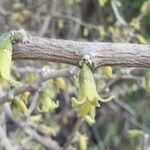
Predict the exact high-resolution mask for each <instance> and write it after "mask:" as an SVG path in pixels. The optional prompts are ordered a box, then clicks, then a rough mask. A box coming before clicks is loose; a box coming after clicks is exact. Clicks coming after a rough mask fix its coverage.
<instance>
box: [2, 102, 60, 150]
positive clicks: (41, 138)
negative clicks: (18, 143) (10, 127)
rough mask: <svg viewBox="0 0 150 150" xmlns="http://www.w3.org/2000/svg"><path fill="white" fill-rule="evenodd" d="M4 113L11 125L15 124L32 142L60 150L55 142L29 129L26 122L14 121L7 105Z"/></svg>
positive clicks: (52, 149) (53, 149)
mask: <svg viewBox="0 0 150 150" xmlns="http://www.w3.org/2000/svg"><path fill="white" fill-rule="evenodd" d="M4 111H5V115H6V117H7V118H8V119H10V120H11V121H12V122H13V123H15V124H16V125H17V126H18V127H19V128H21V129H23V130H24V131H25V133H26V134H27V135H28V136H30V137H31V138H32V139H33V140H34V141H36V142H38V143H40V144H41V145H43V146H44V147H46V148H47V149H51V150H61V149H62V148H61V147H60V146H59V145H58V143H57V142H55V141H53V140H52V139H50V138H46V137H45V136H41V135H40V134H38V133H37V132H36V130H34V129H33V128H31V127H30V126H29V125H28V124H27V123H26V121H23V120H21V119H16V118H15V117H13V115H12V112H11V109H10V105H9V104H8V103H6V104H4Z"/></svg>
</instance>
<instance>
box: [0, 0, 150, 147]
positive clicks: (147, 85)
mask: <svg viewBox="0 0 150 150" xmlns="http://www.w3.org/2000/svg"><path fill="white" fill-rule="evenodd" d="M22 28H23V29H25V30H26V31H27V33H29V34H31V35H35V36H41V37H47V38H56V39H67V40H76V41H92V42H113V43H114V42H119V43H138V44H149V42H150V0H132V1H131V0H0V35H3V34H4V33H7V32H9V31H11V30H16V29H22ZM67 67H69V65H66V64H55V63H50V62H43V61H42V62H40V61H36V62H35V61H25V60H23V61H17V62H14V63H13V66H12V74H13V76H14V77H15V78H16V80H18V81H20V82H22V83H24V84H25V83H28V82H30V81H32V80H35V79H37V78H38V77H40V75H41V74H40V73H41V71H43V70H48V71H49V70H50V71H51V70H52V71H56V70H60V69H62V68H67ZM112 72H113V74H112V76H110V77H107V76H105V75H104V74H103V73H102V69H101V68H98V69H97V70H96V71H95V72H94V77H95V81H96V85H97V89H98V92H99V93H101V95H102V96H104V97H105V95H108V94H110V95H112V94H113V95H116V98H115V100H113V101H112V102H109V103H104V104H103V103H102V104H101V107H100V108H97V109H96V118H95V120H96V122H95V124H92V123H91V121H90V120H88V119H87V120H85V121H84V122H82V121H81V118H80V117H78V116H77V113H76V111H75V110H74V109H73V108H72V107H71V98H72V97H78V78H77V77H78V74H75V75H74V76H70V77H68V78H57V79H53V80H48V81H47V82H45V83H44V84H43V85H42V86H41V87H40V92H38V93H36V92H30V93H29V92H26V93H24V94H21V95H18V96H17V97H16V98H15V100H16V99H18V100H20V99H21V100H24V101H25V107H26V108H25V109H27V110H24V111H22V110H20V108H18V105H17V104H16V103H11V111H12V114H13V116H14V117H15V118H19V119H20V122H21V121H24V122H25V123H26V124H27V125H28V127H31V128H32V129H33V130H34V131H36V133H37V134H39V135H40V136H42V137H43V139H44V138H48V139H52V140H54V141H55V142H56V143H57V144H59V145H60V146H61V147H64V148H65V149H69V150H78V149H79V150H86V149H87V150H150V143H149V134H150V72H149V70H148V68H127V67H113V68H112ZM10 88H13V87H10ZM0 91H1V92H0V93H1V95H2V94H3V93H4V92H5V91H8V87H7V88H6V87H5V86H4V83H2V84H1V86H0ZM47 99H52V100H53V101H54V102H55V104H54V105H51V107H49V108H45V107H44V106H43V105H45V104H43V103H42V102H41V100H43V101H46V100H47ZM33 101H34V102H35V105H33V106H34V107H33V108H31V105H32V103H33ZM57 102H59V107H57V104H58V103H57ZM42 106H43V107H42ZM28 110H30V113H29V115H28V116H27V115H25V113H26V111H28ZM0 112H1V113H0V118H1V119H0V120H1V121H0V122H1V123H0V126H1V127H0V128H1V129H0V130H1V131H2V130H4V128H5V137H6V138H7V140H6V141H7V142H9V144H10V143H11V144H12V145H13V147H10V148H11V149H13V148H14V149H15V148H16V149H25V150H30V149H31V150H41V149H50V148H48V147H47V146H45V145H44V144H43V143H42V142H43V141H41V143H40V142H37V141H38V140H37V139H36V140H35V139H32V135H31V134H30V133H31V132H32V131H30V130H29V131H28V130H27V131H28V132H26V131H25V129H24V126H23V125H22V126H21V127H22V128H21V127H20V125H17V124H16V123H15V122H13V121H12V120H11V119H10V116H9V115H8V116H9V117H8V116H7V115H4V107H3V106H1V107H0ZM4 126H5V127H4ZM18 126H19V127H18ZM132 129H134V130H132ZM1 131H0V132H1ZM3 138H4V135H3V136H2V133H1V135H0V139H1V141H0V143H1V142H3ZM69 139H71V141H70V140H69ZM7 142H4V143H5V144H4V145H3V144H2V143H1V144H0V149H9V148H8V147H7V146H8V145H9V144H8V143H7ZM6 143H7V144H8V145H7V144H6ZM54 145H55V144H54Z"/></svg>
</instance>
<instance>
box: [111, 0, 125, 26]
mask: <svg viewBox="0 0 150 150" xmlns="http://www.w3.org/2000/svg"><path fill="white" fill-rule="evenodd" d="M111 6H112V9H113V11H114V14H115V16H116V18H117V21H118V22H119V23H120V24H121V25H127V23H126V21H125V20H124V18H123V17H122V16H121V15H120V12H119V10H118V7H117V5H116V0H111Z"/></svg>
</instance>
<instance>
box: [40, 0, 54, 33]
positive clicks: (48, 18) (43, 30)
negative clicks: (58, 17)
mask: <svg viewBox="0 0 150 150" xmlns="http://www.w3.org/2000/svg"><path fill="white" fill-rule="evenodd" d="M51 2H52V6H51V9H49V10H50V11H49V13H48V15H47V16H46V17H45V19H44V22H43V24H42V26H41V28H40V31H39V35H40V36H43V35H44V34H45V33H46V31H47V29H48V28H49V25H50V23H51V20H52V18H53V15H54V14H55V11H56V7H57V0H52V1H51Z"/></svg>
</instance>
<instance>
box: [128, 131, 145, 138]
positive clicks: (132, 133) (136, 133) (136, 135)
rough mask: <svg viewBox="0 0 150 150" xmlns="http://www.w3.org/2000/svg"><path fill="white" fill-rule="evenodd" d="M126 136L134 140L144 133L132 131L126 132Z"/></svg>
mask: <svg viewBox="0 0 150 150" xmlns="http://www.w3.org/2000/svg"><path fill="white" fill-rule="evenodd" d="M128 136H129V137H131V138H136V137H140V136H144V132H143V131H142V130H138V129H132V130H128Z"/></svg>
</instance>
